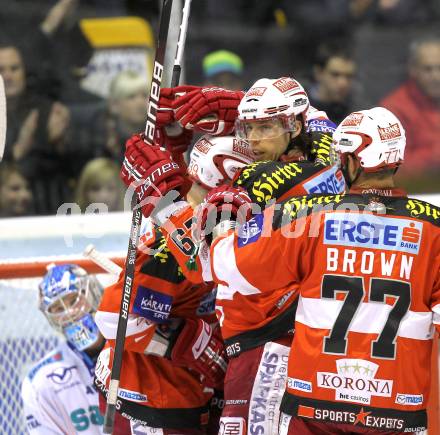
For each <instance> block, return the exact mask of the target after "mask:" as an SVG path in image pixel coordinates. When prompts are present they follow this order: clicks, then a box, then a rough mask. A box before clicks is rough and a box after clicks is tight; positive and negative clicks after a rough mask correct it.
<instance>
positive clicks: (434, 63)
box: [380, 37, 440, 191]
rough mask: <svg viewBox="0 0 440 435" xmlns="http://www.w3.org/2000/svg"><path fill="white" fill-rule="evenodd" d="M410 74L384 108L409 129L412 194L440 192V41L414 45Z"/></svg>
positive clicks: (407, 135) (387, 98)
mask: <svg viewBox="0 0 440 435" xmlns="http://www.w3.org/2000/svg"><path fill="white" fill-rule="evenodd" d="M408 73H409V78H408V80H407V81H406V82H405V83H403V84H402V85H401V86H400V87H398V88H397V89H396V90H395V91H393V92H392V93H391V94H390V95H388V96H386V97H385V98H384V99H383V100H382V101H381V103H380V104H381V105H382V106H383V107H386V108H387V109H389V110H391V111H393V112H394V113H395V114H396V115H397V116H398V117H399V119H400V120H401V121H402V124H403V126H404V128H405V131H406V137H407V147H406V151H405V154H406V156H405V158H406V160H407V161H409V162H411V164H410V165H408V168H407V172H406V176H407V177H406V178H407V179H408V181H409V177H411V190H412V191H418V190H422V191H428V190H431V191H436V190H437V191H438V189H439V188H440V183H439V179H438V176H436V177H432V175H433V174H436V175H438V170H439V169H440V146H439V138H440V38H438V37H429V38H425V39H420V40H417V41H414V42H413V43H412V44H411V46H410V52H409V65H408ZM402 175H403V176H404V175H405V172H403V171H402Z"/></svg>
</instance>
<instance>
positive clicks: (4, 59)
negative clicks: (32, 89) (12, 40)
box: [0, 47, 26, 98]
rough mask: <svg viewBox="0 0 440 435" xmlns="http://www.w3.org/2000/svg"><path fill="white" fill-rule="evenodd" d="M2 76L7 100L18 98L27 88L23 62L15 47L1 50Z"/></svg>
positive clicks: (0, 72)
mask: <svg viewBox="0 0 440 435" xmlns="http://www.w3.org/2000/svg"><path fill="white" fill-rule="evenodd" d="M0 74H1V75H2V77H3V80H4V82H5V94H6V97H7V98H10V97H17V96H18V95H21V94H22V93H23V92H24V89H25V87H26V79H25V72H24V66H23V60H22V58H21V56H20V53H19V52H18V51H17V50H16V49H15V48H14V47H6V48H2V49H0Z"/></svg>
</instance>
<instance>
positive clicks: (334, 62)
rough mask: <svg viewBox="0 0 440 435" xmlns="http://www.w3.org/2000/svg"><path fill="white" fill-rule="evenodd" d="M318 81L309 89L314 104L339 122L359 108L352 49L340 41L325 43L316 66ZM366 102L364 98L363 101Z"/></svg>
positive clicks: (317, 57) (318, 53) (317, 56)
mask: <svg viewBox="0 0 440 435" xmlns="http://www.w3.org/2000/svg"><path fill="white" fill-rule="evenodd" d="M313 73H314V78H315V83H314V84H313V85H312V86H311V88H310V91H309V93H308V94H309V98H310V102H311V104H312V106H315V107H317V108H318V109H319V110H324V111H325V112H326V113H327V115H328V116H329V118H330V119H331V120H332V121H333V122H335V123H336V124H339V123H340V122H341V121H342V120H343V119H344V118H345V117H346V116H347V115H348V114H349V113H351V112H353V110H356V107H355V106H358V107H357V108H360V105H357V104H356V102H355V96H354V78H355V74H356V62H355V60H354V58H353V56H352V54H351V52H350V51H349V50H348V49H347V48H346V47H344V46H342V45H338V44H322V45H321V46H320V47H319V48H318V50H317V54H316V59H315V62H314V66H313ZM363 106H365V102H363Z"/></svg>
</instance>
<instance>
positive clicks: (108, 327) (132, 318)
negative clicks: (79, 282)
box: [95, 311, 154, 340]
mask: <svg viewBox="0 0 440 435" xmlns="http://www.w3.org/2000/svg"><path fill="white" fill-rule="evenodd" d="M118 320H119V314H118V313H110V312H107V311H98V312H97V313H96V315H95V322H96V324H97V325H98V328H99V330H100V331H101V334H102V335H103V336H104V338H106V339H107V340H114V339H115V338H116V331H117V329H118ZM151 326H154V323H148V322H147V320H146V319H144V318H142V317H140V316H136V315H133V314H129V315H128V323H127V333H126V336H127V337H129V336H130V335H135V334H139V333H140V332H145V331H146V330H147V329H148V328H150V327H151Z"/></svg>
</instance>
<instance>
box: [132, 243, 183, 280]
mask: <svg viewBox="0 0 440 435" xmlns="http://www.w3.org/2000/svg"><path fill="white" fill-rule="evenodd" d="M149 248H150V249H151V253H152V255H150V256H149V257H148V258H147V260H146V261H145V262H144V264H143V265H142V266H141V269H140V272H141V273H143V274H145V275H149V276H153V277H156V278H160V279H163V280H165V281H168V282H171V283H173V284H180V283H181V282H182V281H184V280H185V279H186V278H185V276H184V274H183V273H182V270H181V268H180V266H179V264H178V263H177V260H176V259H175V258H174V256H173V254H172V253H171V251H170V250H169V249H168V247H167V244H166V240H165V238H164V237H163V236H161V237H158V238H157V239H156V241H155V242H154V243H153V244H152V245H151V246H150V247H149Z"/></svg>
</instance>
